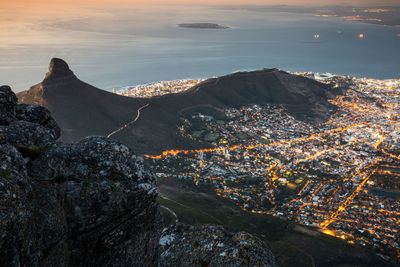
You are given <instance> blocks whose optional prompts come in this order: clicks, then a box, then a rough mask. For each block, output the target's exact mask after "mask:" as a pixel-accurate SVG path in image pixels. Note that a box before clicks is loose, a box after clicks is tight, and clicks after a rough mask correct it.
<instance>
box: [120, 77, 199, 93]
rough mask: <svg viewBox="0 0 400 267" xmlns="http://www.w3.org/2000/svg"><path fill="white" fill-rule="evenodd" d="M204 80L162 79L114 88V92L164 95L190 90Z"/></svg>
mask: <svg viewBox="0 0 400 267" xmlns="http://www.w3.org/2000/svg"><path fill="white" fill-rule="evenodd" d="M202 81H204V80H203V79H197V80H193V79H191V80H174V81H161V82H157V83H149V84H145V85H137V86H134V87H127V88H122V89H120V90H117V89H116V88H115V89H114V93H116V94H119V95H123V96H130V97H141V98H148V97H154V96H162V95H167V94H176V93H180V92H183V91H186V90H188V89H189V88H191V87H193V86H195V85H197V84H199V83H200V82H202Z"/></svg>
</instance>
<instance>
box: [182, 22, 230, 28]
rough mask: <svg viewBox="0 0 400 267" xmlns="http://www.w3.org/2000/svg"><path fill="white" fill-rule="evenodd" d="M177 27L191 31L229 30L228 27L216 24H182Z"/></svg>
mask: <svg viewBox="0 0 400 267" xmlns="http://www.w3.org/2000/svg"><path fill="white" fill-rule="evenodd" d="M178 26H179V27H181V28H191V29H229V27H228V26H225V25H221V24H216V23H182V24H178Z"/></svg>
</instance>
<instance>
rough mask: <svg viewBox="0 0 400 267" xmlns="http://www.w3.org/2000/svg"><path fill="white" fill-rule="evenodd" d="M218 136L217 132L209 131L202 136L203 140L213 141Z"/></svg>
mask: <svg viewBox="0 0 400 267" xmlns="http://www.w3.org/2000/svg"><path fill="white" fill-rule="evenodd" d="M218 138H219V134H216V133H209V134H207V135H206V136H205V137H204V140H205V141H207V142H214V141H216V140H217V139H218Z"/></svg>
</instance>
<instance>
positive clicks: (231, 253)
mask: <svg viewBox="0 0 400 267" xmlns="http://www.w3.org/2000/svg"><path fill="white" fill-rule="evenodd" d="M160 250H161V254H160V265H159V266H163V267H173V266H187V267H190V266H201V267H202V266H212V267H214V266H215V267H217V266H231V267H233V266H235V267H236V266H237V267H239V266H276V263H275V258H274V256H273V255H272V253H271V251H269V249H268V248H266V246H265V244H264V243H263V242H261V241H260V240H259V239H258V238H255V237H253V236H252V235H250V234H248V233H244V232H239V233H236V234H231V233H228V232H226V231H225V230H224V228H223V227H221V226H216V225H203V226H189V225H184V224H179V223H178V224H176V225H175V227H171V228H169V229H164V231H163V235H162V237H161V239H160Z"/></svg>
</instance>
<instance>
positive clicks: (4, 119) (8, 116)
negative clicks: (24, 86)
mask: <svg viewBox="0 0 400 267" xmlns="http://www.w3.org/2000/svg"><path fill="white" fill-rule="evenodd" d="M16 104H17V97H16V96H15V94H14V93H13V92H12V91H11V88H10V87H9V86H1V87H0V125H8V124H10V123H11V122H13V121H15V106H16Z"/></svg>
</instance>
